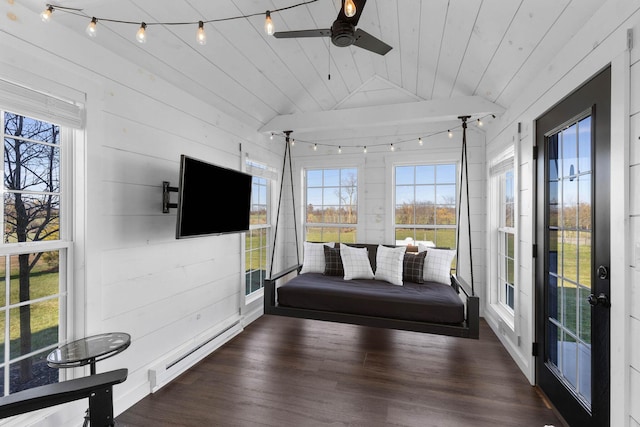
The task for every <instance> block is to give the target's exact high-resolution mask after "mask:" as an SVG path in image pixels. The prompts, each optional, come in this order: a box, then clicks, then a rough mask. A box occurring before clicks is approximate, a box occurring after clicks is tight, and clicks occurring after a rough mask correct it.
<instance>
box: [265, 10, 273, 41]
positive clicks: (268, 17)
mask: <svg viewBox="0 0 640 427" xmlns="http://www.w3.org/2000/svg"><path fill="white" fill-rule="evenodd" d="M264 31H265V33H267V34H268V35H270V36H272V35H273V21H272V20H271V11H269V10H267V13H266V17H265V19H264Z"/></svg>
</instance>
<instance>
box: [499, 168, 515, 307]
mask: <svg viewBox="0 0 640 427" xmlns="http://www.w3.org/2000/svg"><path fill="white" fill-rule="evenodd" d="M499 181H500V182H499V186H500V218H499V220H500V223H499V225H498V228H497V231H498V286H499V289H498V294H499V297H498V298H499V300H500V303H501V304H503V305H505V306H506V307H509V309H511V310H513V309H514V299H515V298H514V294H515V285H514V283H515V280H514V277H515V221H514V212H515V210H514V205H515V202H514V200H515V197H514V185H513V169H509V170H507V171H505V172H503V173H501V174H500V176H499Z"/></svg>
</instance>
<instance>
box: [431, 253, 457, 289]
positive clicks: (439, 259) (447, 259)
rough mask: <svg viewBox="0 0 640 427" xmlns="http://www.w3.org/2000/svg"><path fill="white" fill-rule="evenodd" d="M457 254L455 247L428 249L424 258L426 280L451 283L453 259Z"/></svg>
mask: <svg viewBox="0 0 640 427" xmlns="http://www.w3.org/2000/svg"><path fill="white" fill-rule="evenodd" d="M455 256H456V251H455V250H453V249H433V248H429V249H427V257H426V258H425V260H424V281H425V282H438V283H444V284H445V285H450V284H451V261H453V257H455Z"/></svg>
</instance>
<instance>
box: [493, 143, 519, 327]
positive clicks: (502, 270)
mask: <svg viewBox="0 0 640 427" xmlns="http://www.w3.org/2000/svg"><path fill="white" fill-rule="evenodd" d="M489 175H490V181H489V183H490V186H489V209H488V212H489V219H490V224H491V231H490V233H491V244H490V246H491V249H490V257H491V260H490V273H491V276H490V277H491V279H490V283H491V304H492V307H494V308H495V309H496V310H497V311H498V312H499V313H501V315H502V316H503V317H504V319H505V320H508V321H509V322H513V320H514V311H515V308H516V267H517V265H518V263H517V248H516V242H517V241H518V240H517V236H516V209H515V207H516V180H515V177H516V176H515V169H514V147H510V148H509V149H507V150H506V151H505V152H504V153H502V154H500V155H499V156H497V157H496V159H495V160H494V161H493V162H492V164H491V167H490V169H489Z"/></svg>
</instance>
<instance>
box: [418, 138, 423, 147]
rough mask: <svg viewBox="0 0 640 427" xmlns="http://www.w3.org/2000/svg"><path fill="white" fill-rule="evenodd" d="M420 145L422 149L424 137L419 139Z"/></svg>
mask: <svg viewBox="0 0 640 427" xmlns="http://www.w3.org/2000/svg"><path fill="white" fill-rule="evenodd" d="M418 144H419V145H420V146H421V147H422V144H423V142H422V137H420V138H418Z"/></svg>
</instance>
